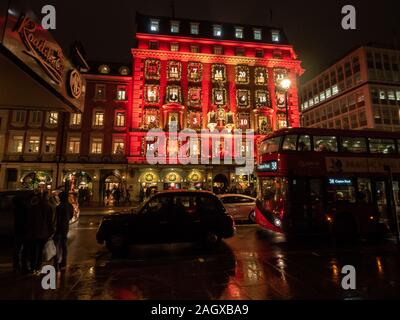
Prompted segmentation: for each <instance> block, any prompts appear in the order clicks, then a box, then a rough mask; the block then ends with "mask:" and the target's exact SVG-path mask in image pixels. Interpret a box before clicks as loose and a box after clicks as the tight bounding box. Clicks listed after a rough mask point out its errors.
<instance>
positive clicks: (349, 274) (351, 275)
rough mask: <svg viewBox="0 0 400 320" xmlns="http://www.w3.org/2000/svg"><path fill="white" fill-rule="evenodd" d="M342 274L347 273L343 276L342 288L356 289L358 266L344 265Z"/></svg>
mask: <svg viewBox="0 0 400 320" xmlns="http://www.w3.org/2000/svg"><path fill="white" fill-rule="evenodd" d="M342 274H344V275H345V276H344V277H343V278H342V283H341V284H342V289H343V290H356V268H355V267H354V266H351V265H346V266H343V268H342Z"/></svg>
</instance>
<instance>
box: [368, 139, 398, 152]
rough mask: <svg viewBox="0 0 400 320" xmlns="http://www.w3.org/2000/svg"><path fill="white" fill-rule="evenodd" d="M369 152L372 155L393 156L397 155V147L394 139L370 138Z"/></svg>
mask: <svg viewBox="0 0 400 320" xmlns="http://www.w3.org/2000/svg"><path fill="white" fill-rule="evenodd" d="M369 151H370V152H371V153H383V154H393V153H396V145H395V143H394V140H392V139H373V138H369Z"/></svg>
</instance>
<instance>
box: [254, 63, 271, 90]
mask: <svg viewBox="0 0 400 320" xmlns="http://www.w3.org/2000/svg"><path fill="white" fill-rule="evenodd" d="M267 80H268V72H267V69H266V68H264V67H256V68H255V69H254V84H255V85H258V86H263V85H266V84H267Z"/></svg>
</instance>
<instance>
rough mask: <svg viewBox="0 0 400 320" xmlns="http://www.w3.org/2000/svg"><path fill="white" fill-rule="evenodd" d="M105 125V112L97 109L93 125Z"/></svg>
mask: <svg viewBox="0 0 400 320" xmlns="http://www.w3.org/2000/svg"><path fill="white" fill-rule="evenodd" d="M103 125H104V112H103V111H96V112H95V113H94V118H93V126H95V127H102V126H103Z"/></svg>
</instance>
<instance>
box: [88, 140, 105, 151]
mask: <svg viewBox="0 0 400 320" xmlns="http://www.w3.org/2000/svg"><path fill="white" fill-rule="evenodd" d="M102 149H103V139H102V138H93V139H92V144H91V147H90V153H93V154H101V153H102Z"/></svg>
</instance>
